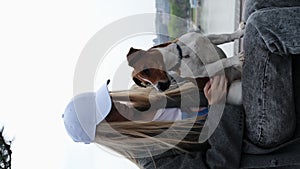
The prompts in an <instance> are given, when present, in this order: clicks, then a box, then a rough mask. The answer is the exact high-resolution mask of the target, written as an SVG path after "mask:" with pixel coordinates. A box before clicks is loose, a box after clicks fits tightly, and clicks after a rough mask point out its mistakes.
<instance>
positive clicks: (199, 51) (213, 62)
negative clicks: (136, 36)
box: [127, 24, 244, 104]
mask: <svg viewBox="0 0 300 169" xmlns="http://www.w3.org/2000/svg"><path fill="white" fill-rule="evenodd" d="M243 33H244V24H240V29H238V30H237V31H235V32H234V33H232V34H219V35H207V36H204V35H202V34H200V33H196V32H190V33H186V34H184V35H182V36H181V37H179V38H178V39H176V40H175V41H172V42H168V43H164V44H161V45H158V46H154V47H152V48H150V49H149V50H147V51H145V50H141V49H134V48H131V49H130V51H129V53H128V54H127V61H128V64H129V66H131V67H133V68H134V70H133V72H132V77H133V80H134V81H135V83H136V84H137V85H139V86H142V87H147V86H153V87H155V88H156V89H157V90H160V91H164V90H166V89H168V88H169V86H170V83H171V82H170V80H171V77H170V72H173V73H174V72H176V73H177V74H178V75H179V76H180V77H182V78H192V79H195V80H196V82H197V85H198V87H199V89H200V90H202V89H203V87H204V86H205V84H206V82H207V81H208V80H209V77H212V76H215V75H217V74H222V73H225V75H226V77H227V79H228V82H229V83H230V87H229V93H228V96H227V102H230V103H233V104H241V82H240V79H241V72H242V61H243V56H242V55H238V56H233V57H229V58H227V57H226V55H225V53H224V52H223V51H222V50H221V49H220V48H219V47H217V45H219V44H223V43H228V42H232V41H234V40H235V39H239V38H241V37H242V36H243Z"/></svg>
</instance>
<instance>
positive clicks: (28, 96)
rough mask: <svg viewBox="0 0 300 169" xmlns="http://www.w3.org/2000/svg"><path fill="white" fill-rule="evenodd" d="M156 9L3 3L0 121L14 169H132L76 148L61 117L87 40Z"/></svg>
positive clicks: (144, 4)
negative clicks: (118, 22)
mask: <svg viewBox="0 0 300 169" xmlns="http://www.w3.org/2000/svg"><path fill="white" fill-rule="evenodd" d="M154 2H155V1H152V0H143V1H140V0H126V1H122V0H115V1H107V0H105V1H104V0H48V1H46V0H26V1H24V0H9V1H0V57H1V61H0V78H1V83H0V101H1V104H0V121H1V123H3V124H4V126H5V128H6V130H5V133H6V136H7V137H8V138H13V137H15V139H14V141H13V144H12V151H13V156H12V168H13V169H27V168H31V169H41V168H43V169H83V168H84V169H85V168H88V169H96V168H97V169H99V168H103V169H120V168H122V169H126V168H130V169H133V168H135V166H134V165H133V164H131V163H130V162H129V161H128V160H125V159H123V158H120V157H116V156H114V155H111V154H110V153H107V152H106V151H103V149H102V148H99V147H97V146H95V145H84V144H78V143H74V142H73V141H72V140H71V139H70V138H69V137H68V135H67V134H66V131H65V129H64V125H63V121H62V118H61V115H62V113H63V111H64V109H65V106H66V105H67V103H68V101H69V100H70V99H71V97H72V96H73V93H72V92H73V88H72V87H73V75H74V70H75V66H76V62H77V59H78V57H79V55H80V52H81V50H82V49H83V47H84V45H85V44H86V43H87V41H88V40H89V39H90V38H91V37H92V36H93V35H94V34H95V33H96V32H97V31H99V30H100V29H101V28H102V27H104V26H106V25H107V24H109V23H111V22H113V21H115V20H117V19H119V18H122V17H125V16H130V15H132V14H141V13H144V12H154V11H155V8H154ZM126 50H127V49H126ZM122 57H125V56H122Z"/></svg>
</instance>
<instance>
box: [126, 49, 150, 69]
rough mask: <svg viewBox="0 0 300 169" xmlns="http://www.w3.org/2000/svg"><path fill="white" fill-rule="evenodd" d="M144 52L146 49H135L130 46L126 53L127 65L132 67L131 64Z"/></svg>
mask: <svg viewBox="0 0 300 169" xmlns="http://www.w3.org/2000/svg"><path fill="white" fill-rule="evenodd" d="M140 52H142V53H140ZM144 52H146V51H144V50H142V49H135V48H133V47H131V48H130V49H129V52H128V54H127V61H128V65H129V66H131V67H133V65H134V64H135V62H136V61H137V60H138V59H140V56H142V55H143V53H144ZM138 56H139V57H138Z"/></svg>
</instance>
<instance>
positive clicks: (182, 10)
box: [168, 0, 190, 38]
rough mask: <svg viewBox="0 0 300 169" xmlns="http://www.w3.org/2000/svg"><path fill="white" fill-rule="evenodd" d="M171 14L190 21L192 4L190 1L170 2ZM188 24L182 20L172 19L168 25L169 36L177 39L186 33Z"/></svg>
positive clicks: (174, 0) (171, 0)
mask: <svg viewBox="0 0 300 169" xmlns="http://www.w3.org/2000/svg"><path fill="white" fill-rule="evenodd" d="M169 2H170V14H171V15H175V16H177V17H179V18H182V19H188V18H189V17H190V16H189V15H190V3H189V0H169ZM186 27H187V23H185V22H182V20H179V19H176V17H171V18H170V22H169V25H168V32H169V36H170V37H172V38H177V37H179V36H181V35H182V34H184V33H186Z"/></svg>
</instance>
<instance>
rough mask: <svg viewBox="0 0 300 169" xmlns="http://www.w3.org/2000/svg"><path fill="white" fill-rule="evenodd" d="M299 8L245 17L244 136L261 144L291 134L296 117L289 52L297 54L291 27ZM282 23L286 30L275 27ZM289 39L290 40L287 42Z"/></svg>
mask: <svg viewBox="0 0 300 169" xmlns="http://www.w3.org/2000/svg"><path fill="white" fill-rule="evenodd" d="M299 9H300V8H298V9H296V8H278V9H276V10H275V9H268V10H262V11H257V12H255V13H253V14H252V15H251V16H250V17H249V18H248V20H247V25H246V31H245V36H244V50H245V62H244V68H243V75H242V83H243V86H242V90H243V104H244V107H245V116H246V136H247V137H248V139H249V140H250V141H252V142H253V143H254V144H257V145H258V146H261V147H273V146H276V145H278V144H281V143H283V142H285V141H286V140H288V139H289V138H290V137H292V136H293V134H294V130H295V123H296V120H295V110H294V99H293V85H292V65H291V64H292V59H291V56H290V55H289V54H290V53H293V54H297V53H300V51H299V45H298V44H299V41H300V38H297V36H299V35H298V34H299V32H300V30H299V28H297V27H294V25H297V24H298V23H297V22H298V21H297V20H295V17H293V16H294V15H296V16H298V15H299V14H300V12H299ZM290 11H292V13H291V12H290ZM283 16H290V17H292V18H293V19H289V18H287V17H283ZM285 25H286V27H282V28H286V29H288V30H282V29H279V28H281V27H280V26H285ZM298 25H299V24H298ZM294 29H295V30H294ZM286 31H288V32H286ZM278 37H282V38H278ZM294 37H296V38H294ZM276 38H278V39H276ZM274 39H276V40H275V41H274ZM289 39H293V42H292V43H289V41H288V40H289ZM287 43H288V45H287ZM273 47H274V48H273ZM282 49H285V50H282Z"/></svg>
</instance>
